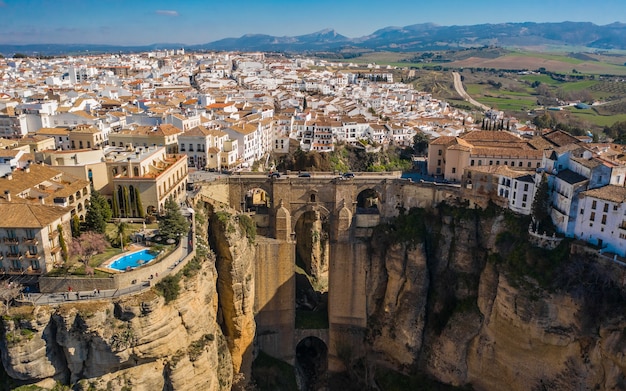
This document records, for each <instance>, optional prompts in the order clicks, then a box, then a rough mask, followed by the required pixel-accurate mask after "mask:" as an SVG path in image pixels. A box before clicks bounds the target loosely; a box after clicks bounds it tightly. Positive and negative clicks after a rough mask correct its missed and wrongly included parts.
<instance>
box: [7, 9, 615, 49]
mask: <svg viewBox="0 0 626 391" xmlns="http://www.w3.org/2000/svg"><path fill="white" fill-rule="evenodd" d="M619 18H621V20H619ZM526 21H530V22H562V21H586V22H593V23H596V24H599V25H605V24H609V23H613V22H617V21H620V22H626V1H624V0H596V1H591V0H584V1H581V0H524V1H514V2H506V1H503V0H430V1H419V0H406V1H405V0H400V1H380V0H378V1H372V0H345V1H342V0H316V1H301V0H289V1H287V0H254V1H252V0H220V1H215V0H177V1H174V0H170V1H166V0H133V1H127V0H0V43H12V44H26V43H101V44H115V45H141V44H151V43H182V44H187V45H191V44H198V43H206V42H211V41H215V40H218V39H222V38H230V37H240V36H242V35H244V34H248V33H250V34H270V35H277V36H285V35H302V34H309V33H313V32H316V31H319V30H322V29H326V28H334V29H335V30H336V31H337V32H338V33H340V34H343V35H346V36H348V37H352V38H354V37H360V36H363V35H367V34H370V33H372V32H374V31H375V30H377V29H380V28H383V27H387V26H407V25H411V24H416V23H427V22H432V23H436V24H439V25H470V24H479V23H502V22H526Z"/></svg>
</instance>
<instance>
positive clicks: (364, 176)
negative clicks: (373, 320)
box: [201, 172, 460, 371]
mask: <svg viewBox="0 0 626 391" xmlns="http://www.w3.org/2000/svg"><path fill="white" fill-rule="evenodd" d="M201 194H202V195H203V196H204V197H202V198H205V199H207V198H211V199H213V200H216V201H218V202H219V203H221V204H229V205H230V206H231V207H232V208H235V209H238V210H240V211H241V212H245V213H249V214H250V215H251V217H253V218H254V220H255V221H256V224H257V234H258V235H257V240H256V259H255V265H256V266H255V289H256V291H255V314H256V316H255V318H256V323H257V343H258V347H259V348H260V349H262V350H263V351H265V352H266V353H268V354H270V355H272V356H274V357H277V358H280V359H283V360H285V361H287V362H290V363H292V364H294V363H295V362H296V359H297V358H296V350H297V347H299V346H300V345H299V344H300V342H301V341H303V340H304V339H305V338H308V337H313V338H317V339H320V340H321V341H322V342H323V343H324V344H325V345H326V347H327V354H328V356H327V363H328V369H329V370H333V371H338V370H342V369H343V363H342V362H341V360H340V359H339V354H338V352H339V351H340V350H341V349H342V348H343V347H344V346H347V345H349V346H351V347H352V349H353V354H357V355H358V354H359V351H358V347H360V346H362V341H363V336H364V333H365V328H366V326H367V324H366V322H367V312H366V308H367V303H366V298H367V295H366V273H367V268H366V264H367V262H368V253H369V240H370V238H371V234H372V230H373V227H375V226H376V225H378V224H379V223H380V222H381V221H384V220H385V219H388V218H390V217H393V216H396V215H397V214H398V213H399V208H400V207H403V208H406V209H409V208H411V207H425V208H428V207H433V206H435V205H437V204H438V203H439V202H441V201H444V200H452V201H456V200H458V199H459V196H460V188H459V187H455V186H451V185H436V184H432V183H414V182H411V181H409V180H405V179H401V178H400V173H399V172H391V173H390V172H386V173H358V174H356V176H355V177H354V178H351V179H342V178H339V177H338V175H333V174H332V173H313V174H312V176H311V177H306V178H302V177H298V176H297V175H287V176H285V175H282V176H281V177H280V178H269V177H268V176H267V175H266V174H260V173H259V174H254V173H246V174H242V175H232V176H230V177H229V178H228V180H226V181H221V182H219V183H213V184H212V185H211V186H203V187H202V190H201ZM305 216H306V219H307V221H308V222H309V223H310V224H313V226H315V227H318V228H322V227H324V229H325V230H326V234H327V241H326V251H324V249H321V250H319V251H318V252H319V253H320V254H321V257H322V258H327V271H326V273H327V274H326V275H327V281H328V284H327V289H328V330H327V331H324V332H322V333H321V334H320V335H316V333H314V332H309V331H306V330H302V329H298V330H296V251H297V247H298V245H299V243H298V242H299V240H300V241H301V240H302V238H298V237H297V236H298V235H297V233H296V232H297V231H298V228H297V225H298V222H299V221H300V220H302V219H303V218H304V217H305ZM300 232H302V231H300ZM309 232H310V231H309ZM354 347H357V348H356V349H354ZM324 354H326V352H324Z"/></svg>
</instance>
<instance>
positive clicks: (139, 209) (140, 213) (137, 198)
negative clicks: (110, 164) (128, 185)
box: [135, 187, 146, 218]
mask: <svg viewBox="0 0 626 391" xmlns="http://www.w3.org/2000/svg"><path fill="white" fill-rule="evenodd" d="M135 202H136V203H137V215H138V216H139V217H141V218H144V217H145V216H146V214H145V212H144V210H143V204H142V202H141V196H140V195H139V189H137V187H135Z"/></svg>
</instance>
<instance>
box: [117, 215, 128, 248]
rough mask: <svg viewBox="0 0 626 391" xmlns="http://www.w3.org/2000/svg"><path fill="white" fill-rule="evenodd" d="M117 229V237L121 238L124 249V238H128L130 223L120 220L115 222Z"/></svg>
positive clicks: (121, 245)
mask: <svg viewBox="0 0 626 391" xmlns="http://www.w3.org/2000/svg"><path fill="white" fill-rule="evenodd" d="M115 230H116V233H117V237H118V238H119V239H120V248H121V249H122V250H124V239H125V238H126V231H127V230H128V224H127V223H125V222H123V221H120V222H119V223H117V224H115Z"/></svg>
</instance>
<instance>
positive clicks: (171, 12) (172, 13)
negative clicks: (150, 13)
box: [0, 0, 178, 16]
mask: <svg viewBox="0 0 626 391" xmlns="http://www.w3.org/2000/svg"><path fill="white" fill-rule="evenodd" d="M1 1H2V0H0V2H1ZM155 12H156V13H157V14H159V15H166V16H178V11H174V10H156V11H155Z"/></svg>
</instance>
